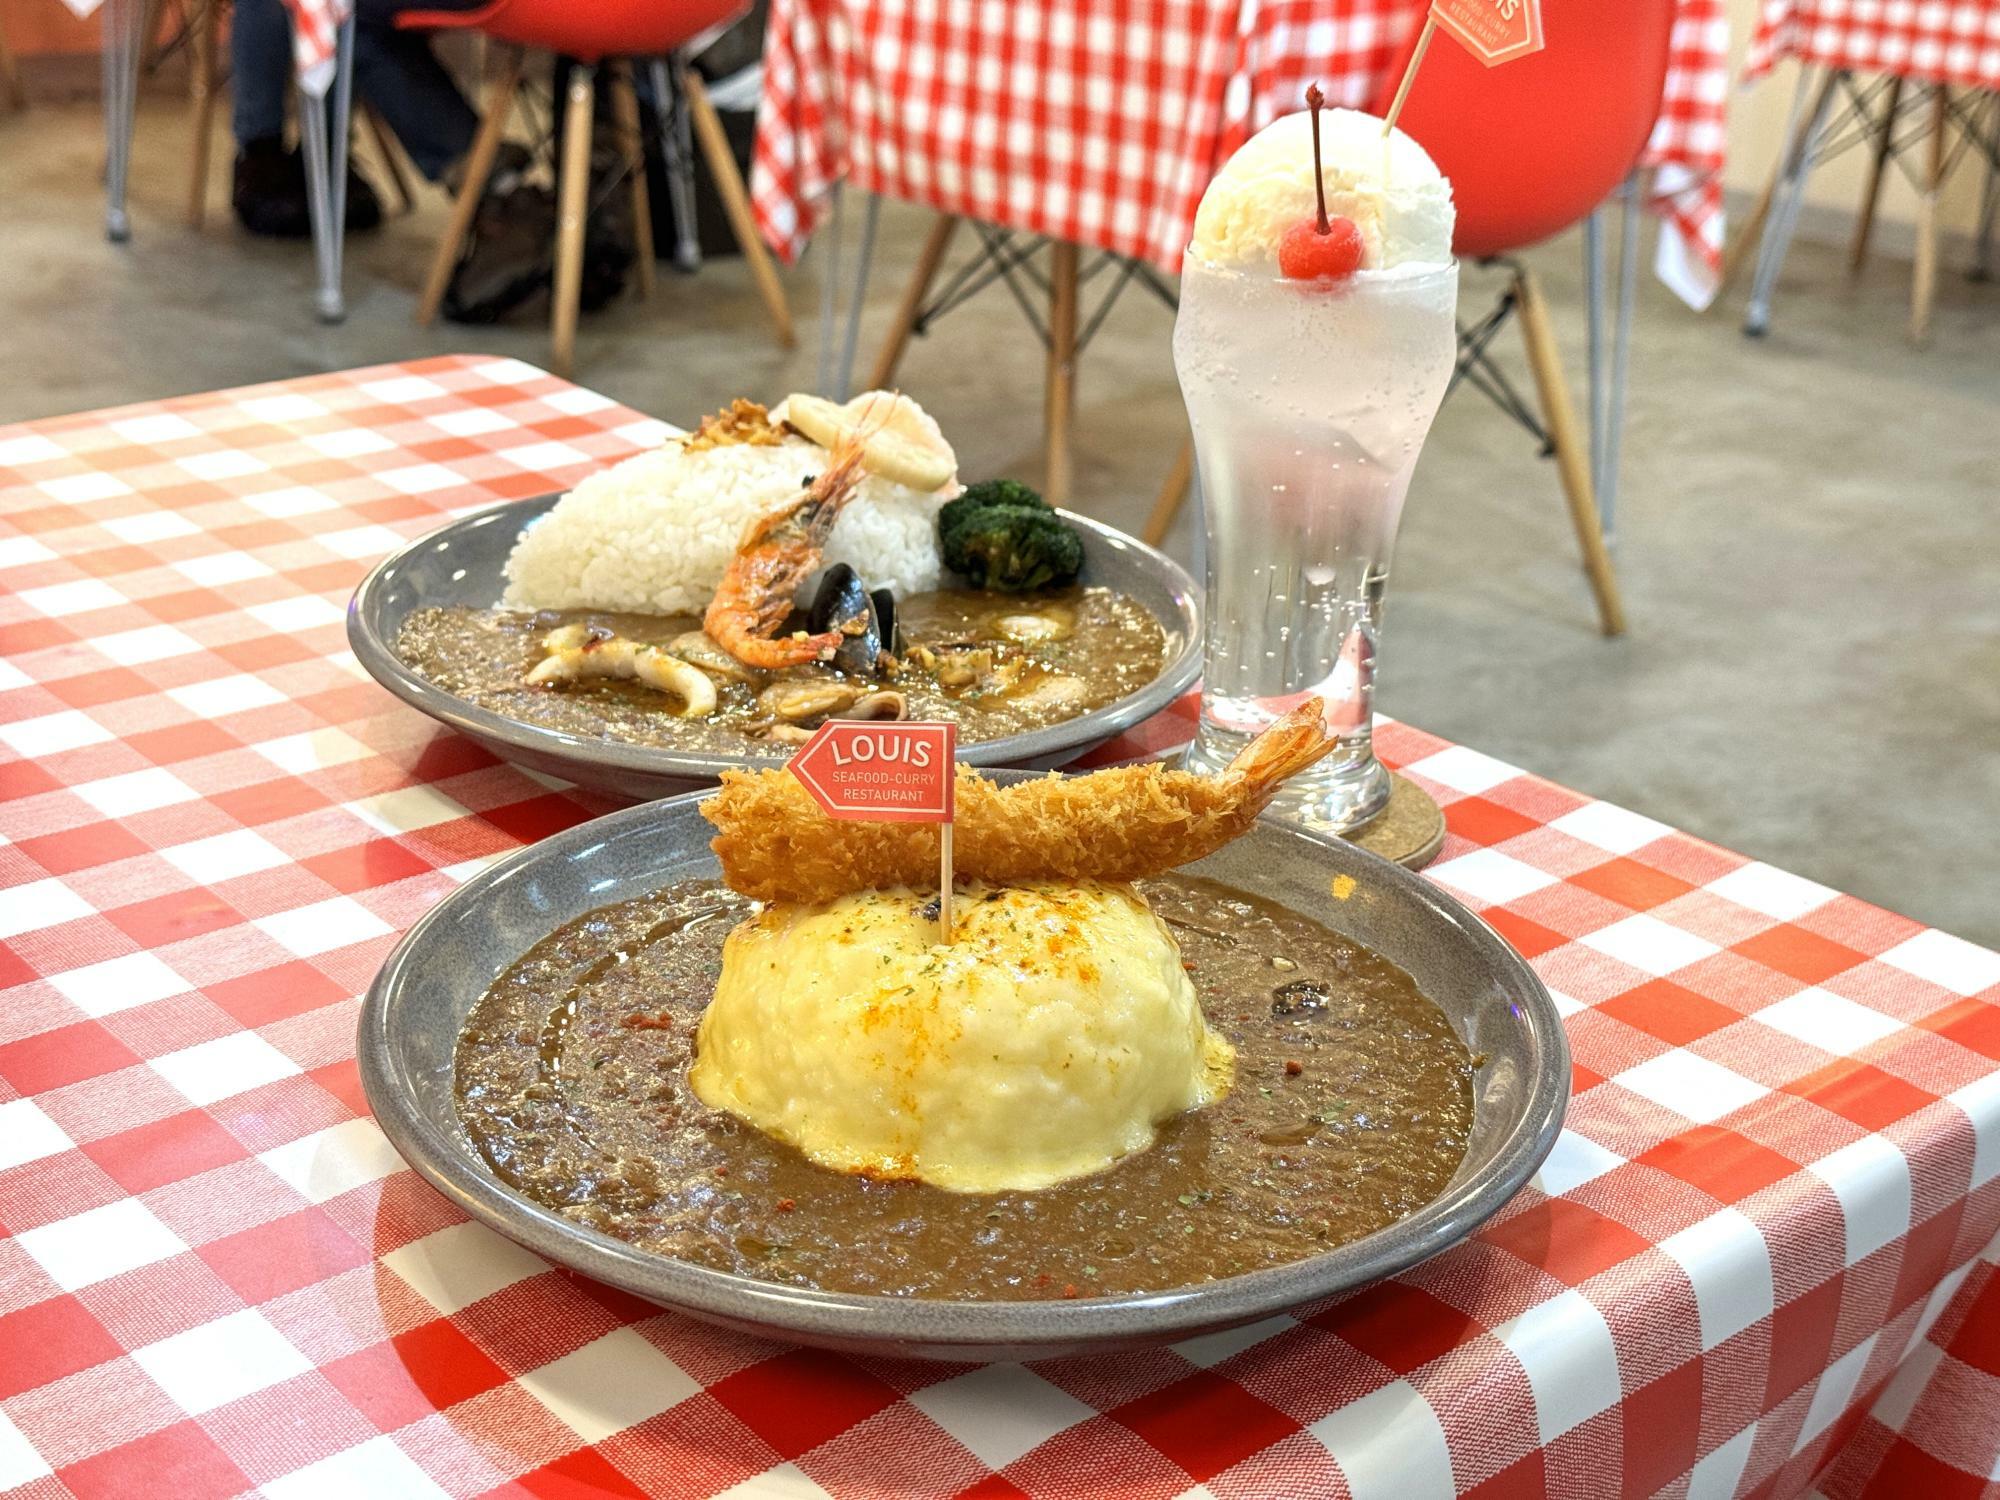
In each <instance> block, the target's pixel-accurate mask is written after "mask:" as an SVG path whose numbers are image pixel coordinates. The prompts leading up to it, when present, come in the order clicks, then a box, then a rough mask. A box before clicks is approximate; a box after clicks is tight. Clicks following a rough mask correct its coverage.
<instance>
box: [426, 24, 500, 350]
mask: <svg viewBox="0 0 2000 1500" xmlns="http://www.w3.org/2000/svg"><path fill="white" fill-rule="evenodd" d="M520 86H521V49H520V48H518V47H510V48H509V49H508V51H507V61H506V64H505V66H504V67H503V68H502V69H501V72H500V81H499V83H497V84H496V85H494V88H493V91H492V93H491V94H490V95H488V96H487V102H486V118H485V119H483V120H481V121H480V122H479V133H478V134H477V135H475V136H474V137H473V138H472V151H471V154H470V155H469V156H468V158H467V159H466V163H465V181H463V182H461V183H460V184H459V186H458V197H457V198H456V199H455V200H453V202H452V205H451V218H450V220H449V221H448V222H447V223H446V225H445V230H444V234H443V235H442V236H441V237H440V238H439V239H438V247H437V250H436V252H435V253H434V254H433V255H432V256H431V268H430V272H429V274H428V275H427V276H425V278H424V292H423V295H422V296H421V297H419V298H418V299H417V325H418V326H419V327H428V326H429V325H430V324H432V323H434V322H436V321H437V315H438V308H439V307H441V306H442V305H443V303H444V293H445V288H446V287H448V286H450V285H451V273H452V271H453V269H454V268H456V266H457V265H458V256H459V252H460V250H461V249H462V248H463V247H464V245H465V237H466V235H468V234H470V233H471V232H472V220H473V218H474V216H475V215H477V214H478V212H479V200H480V198H481V197H482V196H483V195H484V194H485V192H486V179H487V178H489V177H491V176H492V175H493V159H494V157H496V156H497V155H499V153H500V141H501V138H502V137H503V136H505V135H506V134H507V118H508V116H509V115H510V114H512V113H513V109H514V92H515V90H516V89H518V88H520Z"/></svg>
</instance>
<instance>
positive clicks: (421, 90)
mask: <svg viewBox="0 0 2000 1500" xmlns="http://www.w3.org/2000/svg"><path fill="white" fill-rule="evenodd" d="M272 3H276V0H272ZM483 3H484V0H427V3H426V4H425V6H424V9H426V10H472V9H474V8H476V7H477V6H478V5H480V4H483ZM414 8H415V7H414V6H412V5H411V3H410V0H357V3H356V5H355V8H354V82H355V86H356V87H357V88H358V89H360V91H361V93H362V96H363V97H364V98H366V99H367V100H368V102H369V103H370V104H372V105H374V106H375V108H376V109H377V110H378V111H379V112H380V113H381V116H382V118H383V119H384V120H385V121H387V122H388V125H389V128H390V129H391V130H393V131H395V132H396V139H397V140H399V141H401V142H402V143H403V149H404V150H405V151H407V152H408V153H409V154H410V160H411V161H412V162H414V163H415V164H416V168H417V170H418V171H419V172H422V173H423V174H424V176H425V177H427V178H428V179H430V180H431V181H432V182H440V183H444V184H445V185H446V186H447V187H449V186H452V185H454V184H455V183H456V181H457V173H458V168H459V167H460V165H461V164H462V163H463V162H464V160H465V156H466V153H467V152H469V151H470V150H471V149H472V137H473V133H474V132H475V131H477V130H478V128H479V116H478V114H477V113H475V112H474V110H473V108H472V106H471V105H470V104H468V103H466V100H465V95H464V94H462V93H460V92H459V88H458V84H457V83H456V82H454V81H453V79H452V76H451V74H450V73H448V72H446V71H445V67H444V64H442V63H440V62H439V61H438V59H437V54H436V53H435V52H433V51H432V50H431V41H430V38H429V37H428V36H426V35H424V34H423V33H422V32H420V31H400V30H398V29H397V27H396V17H397V15H398V14H399V13H400V12H402V11H406V10H411V9H414Z"/></svg>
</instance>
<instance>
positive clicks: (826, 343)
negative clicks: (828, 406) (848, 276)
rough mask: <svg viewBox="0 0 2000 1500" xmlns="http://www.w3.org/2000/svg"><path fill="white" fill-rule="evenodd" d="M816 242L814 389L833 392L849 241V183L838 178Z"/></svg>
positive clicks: (829, 191)
mask: <svg viewBox="0 0 2000 1500" xmlns="http://www.w3.org/2000/svg"><path fill="white" fill-rule="evenodd" d="M813 242H814V243H815V244H816V245H817V246H818V247H819V252H820V259H821V260H822V261H823V262H824V264H823V265H821V266H820V268H819V361H818V364H817V373H815V375H814V376H813V390H814V391H815V392H817V393H818V394H819V395H822V396H827V397H831V396H832V395H833V325H834V323H835V322H837V321H838V319H839V314H840V252H841V249H842V247H843V246H845V245H846V243H847V184H846V183H845V182H844V181H840V180H836V181H835V182H834V184H833V186H832V187H831V188H829V189H828V190H827V208H826V222H825V224H824V225H823V226H822V227H821V229H820V231H819V233H818V234H816V235H814V236H813Z"/></svg>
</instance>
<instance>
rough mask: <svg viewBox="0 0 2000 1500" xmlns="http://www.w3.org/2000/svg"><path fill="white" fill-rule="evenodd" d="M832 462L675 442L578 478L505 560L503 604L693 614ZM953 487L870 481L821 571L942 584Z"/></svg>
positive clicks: (895, 583)
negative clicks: (745, 549)
mask: <svg viewBox="0 0 2000 1500" xmlns="http://www.w3.org/2000/svg"><path fill="white" fill-rule="evenodd" d="M913 404H914V403H913ZM924 420H925V421H926V422H928V421H929V418H928V417H926V418H924ZM933 426H934V424H933ZM829 462H830V458H829V455H828V453H827V451H826V450H825V449H824V448H822V447H820V446H819V445H818V444H817V443H813V442H809V441H807V440H806V439H805V438H802V437H795V436H794V437H787V438H786V439H785V440H784V441H783V442H782V443H780V444H777V445H775V446H765V447H750V446H747V445H743V444H730V445H726V446H724V447H720V448H704V449H702V450H701V451H700V452H697V453H685V452H683V451H682V448H681V443H680V441H679V440H678V439H676V440H671V441H669V442H668V443H667V445H666V446H665V447H664V448H660V449H658V450H656V451H654V452H651V453H641V454H638V455H636V456H635V457H632V458H628V459H626V460H625V461H624V462H622V463H618V464H614V465H612V466H611V467H610V468H608V469H604V470H601V471H600V472H598V473H596V474H593V475H591V476H590V477H589V478H588V479H585V480H584V481H583V482H582V483H581V484H579V485H578V486H577V487H576V488H575V489H573V490H571V491H570V492H569V493H568V494H567V495H565V496H563V498H562V499H561V500H559V501H557V502H556V504H555V506H554V508H553V509H551V510H550V511H549V512H548V514H546V515H545V516H543V517H542V518H541V519H540V520H539V521H537V522H536V523H535V524H534V525H532V526H530V527H529V528H528V530H527V531H526V532H525V533H524V534H523V535H522V537H521V539H520V540H519V541H518V542H516V543H515V544H514V550H513V553H512V554H511V555H510V556H509V557H508V559H507V566H506V574H507V592H506V594H505V596H504V599H503V601H502V602H503V603H505V604H506V605H508V606H509V607H512V608H516V609H605V610H625V611H630V612H633V613H639V614H667V615H678V614H700V613H701V612H702V611H703V610H705V609H706V608H707V607H708V602H709V600H710V599H711V598H713V597H714V594H715V589H716V585H717V584H719V583H721V582H722V575H723V571H724V569H725V568H727V567H728V565H729V559H730V558H731V557H732V556H733V555H734V554H735V551H736V545H737V542H738V540H739V539H740V538H741V537H742V535H743V532H744V529H745V528H746V527H747V526H748V525H749V523H750V522H751V521H752V520H754V519H755V518H757V517H758V516H761V515H763V514H764V513H765V512H766V511H769V510H772V509H774V508H776V507H778V506H780V505H783V504H786V503H788V502H790V501H791V500H793V499H794V498H796V497H797V495H798V492H799V488H800V486H801V485H802V484H803V483H804V482H805V480H806V479H807V477H808V476H810V475H814V474H818V473H821V472H823V471H824V470H825V468H826V466H827V464H828V463H829ZM957 488H958V486H957V484H956V482H955V481H954V482H952V483H949V484H947V485H945V486H944V487H943V488H942V489H940V490H938V491H936V492H935V493H931V494H925V493H923V492H921V491H918V490H912V489H909V488H906V487H905V486H903V485H900V484H892V483H890V482H889V481H888V480H886V479H883V478H881V477H879V476H878V475H874V474H870V475H868V476H867V477H866V478H865V479H864V480H863V481H862V482H861V484H860V486H859V488H858V489H857V490H856V492H855V494H854V497H853V498H852V499H851V500H849V501H848V503H847V506H846V508H845V509H844V510H843V511H842V512H841V513H840V518H839V519H838V520H837V521H836V522H835V523H834V527H833V533H832V535H831V536H830V537H829V538H828V541H827V548H826V562H827V564H828V565H829V566H831V565H832V564H834V563H839V562H844V563H847V564H848V565H849V566H850V567H852V568H853V569H854V570H855V572H857V573H859V574H860V575H861V578H862V581H863V582H864V583H865V584H866V585H867V586H868V587H869V588H889V589H893V590H894V591H895V592H896V593H897V594H899V595H901V594H912V593H922V592H925V591H927V590H931V589H935V588H936V587H937V586H938V585H939V583H940V582H941V581H942V579H943V576H944V569H943V564H942V563H941V562H940V561H939V558H938V544H937V513H938V507H939V506H941V505H943V504H944V502H945V500H946V499H948V498H949V497H950V496H951V495H952V494H953V493H955V492H956V490H957Z"/></svg>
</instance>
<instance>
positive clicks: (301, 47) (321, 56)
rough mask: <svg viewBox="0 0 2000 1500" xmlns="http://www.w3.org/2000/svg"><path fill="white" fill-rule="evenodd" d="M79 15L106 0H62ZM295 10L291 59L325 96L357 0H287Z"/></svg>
mask: <svg viewBox="0 0 2000 1500" xmlns="http://www.w3.org/2000/svg"><path fill="white" fill-rule="evenodd" d="M63 4H64V5H66V6H68V7H69V9H70V10H71V11H72V12H73V13H74V14H76V15H78V16H90V15H93V14H95V13H96V11H97V10H98V8H99V7H100V6H102V5H103V4H104V0H63ZM285 9H287V10H288V11H290V12H291V13H292V62H293V65H294V66H295V67H296V68H297V69H298V76H299V87H300V88H302V89H304V90H305V91H306V92H307V93H308V94H311V95H313V96H315V97H320V96H323V95H324V94H325V93H326V91H327V87H328V85H330V84H331V83H332V82H333V68H334V47H335V43H336V41H337V40H338V38H339V35H340V26H341V23H342V22H343V21H345V20H346V19H347V18H348V17H349V16H351V15H353V14H354V0H285ZM154 14H155V13H154V11H153V9H152V7H150V6H145V7H141V8H139V9H137V10H135V11H134V12H133V16H134V19H135V21H136V20H137V19H138V18H139V17H140V16H141V15H143V16H149V17H150V16H153V15H154Z"/></svg>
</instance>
